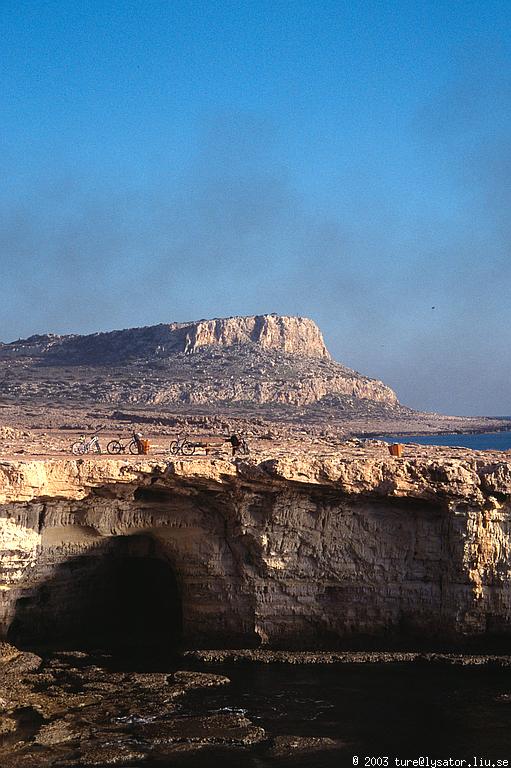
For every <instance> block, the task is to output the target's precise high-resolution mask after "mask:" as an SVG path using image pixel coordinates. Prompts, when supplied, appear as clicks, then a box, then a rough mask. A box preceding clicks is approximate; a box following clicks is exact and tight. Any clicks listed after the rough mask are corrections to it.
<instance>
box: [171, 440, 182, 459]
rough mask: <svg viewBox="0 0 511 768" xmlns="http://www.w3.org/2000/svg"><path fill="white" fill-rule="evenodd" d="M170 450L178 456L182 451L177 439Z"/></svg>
mask: <svg viewBox="0 0 511 768" xmlns="http://www.w3.org/2000/svg"><path fill="white" fill-rule="evenodd" d="M169 450H170V452H171V454H172V455H173V456H177V454H178V453H179V451H180V445H179V443H178V441H177V440H173V441H172V442H171V444H170V448H169Z"/></svg>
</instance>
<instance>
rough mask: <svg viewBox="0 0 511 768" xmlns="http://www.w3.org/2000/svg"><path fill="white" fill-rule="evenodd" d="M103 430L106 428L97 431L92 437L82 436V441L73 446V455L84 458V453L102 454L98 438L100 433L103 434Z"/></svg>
mask: <svg viewBox="0 0 511 768" xmlns="http://www.w3.org/2000/svg"><path fill="white" fill-rule="evenodd" d="M102 429H104V427H100V428H99V429H97V430H96V432H94V434H93V435H91V437H87V435H80V439H79V440H77V441H76V442H75V443H73V445H72V446H71V453H74V454H75V455H76V456H82V455H83V454H84V453H102V451H101V445H100V444H99V438H98V432H101V430H102Z"/></svg>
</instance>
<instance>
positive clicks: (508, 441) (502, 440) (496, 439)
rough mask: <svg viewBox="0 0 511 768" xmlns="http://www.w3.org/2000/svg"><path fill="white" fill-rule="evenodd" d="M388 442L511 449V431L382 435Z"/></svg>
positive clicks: (482, 448) (494, 449) (382, 438)
mask: <svg viewBox="0 0 511 768" xmlns="http://www.w3.org/2000/svg"><path fill="white" fill-rule="evenodd" d="M379 439H380V440H385V441H386V442H387V443H418V444H419V445H453V446H459V447H461V448H472V449H473V450H474V451H509V450H511V431H510V432H483V433H481V434H478V435H392V436H390V437H389V436H385V437H380V438H379Z"/></svg>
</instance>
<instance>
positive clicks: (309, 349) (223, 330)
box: [0, 315, 330, 364]
mask: <svg viewBox="0 0 511 768" xmlns="http://www.w3.org/2000/svg"><path fill="white" fill-rule="evenodd" d="M240 344H241V345H243V344H253V345H257V346H259V347H261V348H262V349H273V350H276V351H279V352H283V353H287V354H293V355H300V356H301V357H312V358H321V359H325V360H330V354H329V352H328V350H327V348H326V347H325V342H324V341H323V337H322V335H321V331H320V330H319V328H318V326H317V325H316V323H314V322H313V321H312V320H309V319H308V318H306V317H285V316H279V315H257V316H252V317H227V318H216V319H214V320H198V321H195V322H190V323H164V324H160V325H152V326H147V327H144V328H127V329H125V330H121V331H109V332H106V333H93V334H90V335H87V336H79V335H70V336H56V335H54V334H48V335H39V336H31V337H30V338H28V339H23V340H20V341H17V342H13V343H12V344H3V345H1V346H0V357H8V358H13V357H17V356H23V357H28V356H34V357H38V358H43V359H45V360H48V361H53V362H57V361H65V362H70V361H71V362H74V363H82V364H83V363H89V362H93V363H95V364H98V363H107V364H112V363H115V362H125V361H126V360H129V359H133V358H138V357H142V358H149V357H151V356H155V357H159V358H163V357H166V356H168V355H175V354H178V353H180V352H184V353H186V354H193V353H194V352H197V350H198V349H201V348H203V347H221V348H225V347H232V346H236V345H240Z"/></svg>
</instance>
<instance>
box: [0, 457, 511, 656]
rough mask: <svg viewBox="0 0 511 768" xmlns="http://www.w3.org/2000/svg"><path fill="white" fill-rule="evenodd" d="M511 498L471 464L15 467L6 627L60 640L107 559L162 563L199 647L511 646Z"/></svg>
mask: <svg viewBox="0 0 511 768" xmlns="http://www.w3.org/2000/svg"><path fill="white" fill-rule="evenodd" d="M510 499H511V465H510V464H509V463H508V462H506V461H497V462H496V461H494V460H493V461H485V460H481V459H479V458H474V457H473V455H472V457H468V458H461V459H445V458H444V459H433V458H427V457H416V458H413V459H392V458H390V457H389V458H376V457H367V458H358V459H355V458H353V459H349V458H339V459H310V460H303V459H299V458H292V457H290V458H287V459H285V458H279V459H277V458H276V459H268V460H266V461H262V462H261V463H259V464H258V465H255V464H248V463H243V462H239V461H238V462H236V463H233V462H229V461H222V460H216V459H191V460H187V461H175V462H171V463H161V462H157V461H154V460H147V461H141V460H140V461H139V460H137V461H134V462H132V463H130V462H129V461H126V460H105V461H103V460H98V461H96V462H94V461H89V460H72V461H71V460H68V461H66V460H54V461H45V462H43V461H30V462H2V463H1V464H0V504H1V507H0V515H1V517H0V562H1V580H0V618H1V627H2V629H3V633H4V634H6V633H7V632H8V631H10V633H11V634H10V637H11V638H13V639H15V640H18V639H19V638H21V640H22V641H23V640H24V639H27V638H28V639H32V640H34V639H35V640H37V639H38V637H37V634H38V633H40V635H41V636H42V637H43V639H44V638H45V637H46V636H48V637H49V638H50V639H51V636H52V635H51V633H52V631H58V632H60V633H65V632H66V631H68V630H69V629H70V625H79V622H80V611H81V610H82V608H81V606H82V604H85V603H87V601H88V602H90V601H95V600H101V599H102V589H101V578H102V577H100V576H98V574H101V573H103V570H102V568H103V567H104V564H105V562H107V563H109V564H110V566H112V567H114V566H115V563H116V562H121V561H122V562H125V561H126V558H128V559H129V558H131V559H132V561H133V562H135V561H136V560H137V559H138V560H140V559H144V558H147V557H151V558H153V559H155V558H156V559H158V560H161V561H162V562H164V563H166V564H167V565H168V567H169V568H170V569H171V570H172V573H173V574H174V575H175V579H176V582H177V585H178V592H179V600H178V601H177V602H176V600H174V599H173V600H172V601H171V600H170V597H169V601H168V602H166V601H165V600H163V604H162V605H161V611H163V612H165V611H174V612H176V614H177V612H179V617H177V615H176V622H178V623H179V626H180V627H182V641H183V643H184V645H187V646H201V645H202V646H206V647H208V646H209V647H212V646H220V647H221V646H223V647H233V646H256V645H264V646H269V647H303V646H307V647H310V648H317V647H321V646H331V645H334V646H335V645H337V644H342V643H344V644H346V645H350V644H351V643H357V642H358V643H363V642H375V643H377V644H378V643H379V644H380V645H382V646H384V645H386V644H389V643H392V642H404V641H407V640H410V642H414V641H417V640H420V641H421V642H425V643H426V644H428V643H429V644H433V645H434V644H435V643H437V642H439V641H442V642H444V641H445V642H449V643H452V644H454V645H463V643H464V642H465V641H467V640H470V639H477V638H479V639H481V638H482V639H483V640H486V639H487V638H490V637H492V636H495V637H506V636H507V637H509V635H510V634H511V502H510ZM91 584H94V585H95V587H94V589H93V588H92V587H91ZM128 605H130V610H132V611H133V621H134V622H136V612H137V606H136V604H133V605H131V604H130V602H129V596H128ZM55 628H57V630H55ZM180 631H181V630H180ZM34 634H35V635H36V636H35V637H34ZM31 635H32V637H31ZM39 639H41V637H39Z"/></svg>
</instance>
